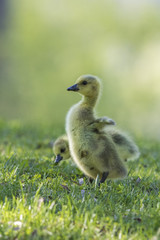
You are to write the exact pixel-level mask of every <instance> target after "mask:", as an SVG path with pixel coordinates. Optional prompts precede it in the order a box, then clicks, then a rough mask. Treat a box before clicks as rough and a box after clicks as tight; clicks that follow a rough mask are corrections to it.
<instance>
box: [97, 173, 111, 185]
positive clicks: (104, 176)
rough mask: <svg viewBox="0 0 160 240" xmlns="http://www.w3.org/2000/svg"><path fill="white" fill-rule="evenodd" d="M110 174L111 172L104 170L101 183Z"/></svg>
mask: <svg viewBox="0 0 160 240" xmlns="http://www.w3.org/2000/svg"><path fill="white" fill-rule="evenodd" d="M108 175H109V172H103V174H102V178H101V180H100V184H101V183H104V182H105V180H106V179H107V177H108ZM100 184H99V185H100Z"/></svg>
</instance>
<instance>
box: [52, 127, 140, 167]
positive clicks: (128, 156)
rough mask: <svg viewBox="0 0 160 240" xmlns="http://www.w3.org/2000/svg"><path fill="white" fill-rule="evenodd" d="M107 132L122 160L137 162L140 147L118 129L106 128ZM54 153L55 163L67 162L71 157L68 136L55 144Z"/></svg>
mask: <svg viewBox="0 0 160 240" xmlns="http://www.w3.org/2000/svg"><path fill="white" fill-rule="evenodd" d="M105 132H106V133H108V134H110V136H111V138H112V140H113V142H114V144H115V145H116V149H117V151H118V153H119V155H120V158H121V159H122V160H124V161H128V160H135V159H137V158H138V157H139V150H138V147H137V146H136V145H135V143H134V142H133V141H132V140H131V138H130V137H128V136H127V135H126V134H125V133H123V132H121V131H120V130H118V129H116V128H114V129H113V128H105ZM53 152H54V154H55V155H56V159H55V163H59V162H60V161H61V160H67V159H68V158H70V157H71V156H70V152H69V143H68V138H67V136H66V135H63V136H61V137H59V138H58V139H57V140H56V141H55V142H54V145H53Z"/></svg>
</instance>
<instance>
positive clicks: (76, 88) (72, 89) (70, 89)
mask: <svg viewBox="0 0 160 240" xmlns="http://www.w3.org/2000/svg"><path fill="white" fill-rule="evenodd" d="M67 91H74V92H77V91H79V88H78V85H77V84H74V85H73V86H71V87H69V88H67Z"/></svg>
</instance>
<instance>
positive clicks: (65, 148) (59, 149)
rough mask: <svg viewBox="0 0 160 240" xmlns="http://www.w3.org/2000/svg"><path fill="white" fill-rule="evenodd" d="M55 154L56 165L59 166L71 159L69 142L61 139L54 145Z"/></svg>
mask: <svg viewBox="0 0 160 240" xmlns="http://www.w3.org/2000/svg"><path fill="white" fill-rule="evenodd" d="M53 152H54V154H55V155H56V159H55V163H57V164H58V163H59V162H60V161H62V160H66V159H68V158H70V152H69V145H68V141H67V140H66V139H63V138H62V137H59V138H58V139H57V140H56V141H55V143H54V145H53Z"/></svg>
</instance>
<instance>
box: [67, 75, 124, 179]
mask: <svg viewBox="0 0 160 240" xmlns="http://www.w3.org/2000/svg"><path fill="white" fill-rule="evenodd" d="M67 90H68V91H74V92H78V93H80V94H81V95H82V96H83V98H82V100H81V101H80V102H79V103H77V104H76V105H74V106H73V107H71V109H70V110H69V112H68V114H67V118H66V132H67V135H68V139H69V148H70V153H71V156H72V158H73V160H74V161H75V163H76V164H77V165H78V167H79V168H80V169H81V170H82V171H83V172H84V173H85V174H86V175H87V176H89V177H90V178H93V179H95V178H96V177H97V175H99V176H100V179H101V180H100V183H103V182H104V181H105V180H106V178H110V179H115V178H123V177H125V176H126V175H127V169H126V167H125V165H124V162H123V161H122V159H121V158H120V156H119V154H118V151H117V150H116V146H115V144H114V142H113V141H112V138H111V137H110V135H109V134H107V133H106V132H105V131H104V130H103V128H104V126H105V124H106V122H105V118H100V119H96V118H95V116H94V107H95V105H96V102H97V99H98V96H99V92H100V80H99V79H98V78H97V77H95V76H92V75H84V76H81V77H80V78H79V79H78V80H77V82H76V84H74V85H73V86H71V87H69V88H68V89H67ZM95 122H97V124H96V123H95ZM101 122H102V123H103V124H102V126H101V127H100V129H98V126H99V125H98V123H101Z"/></svg>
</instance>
